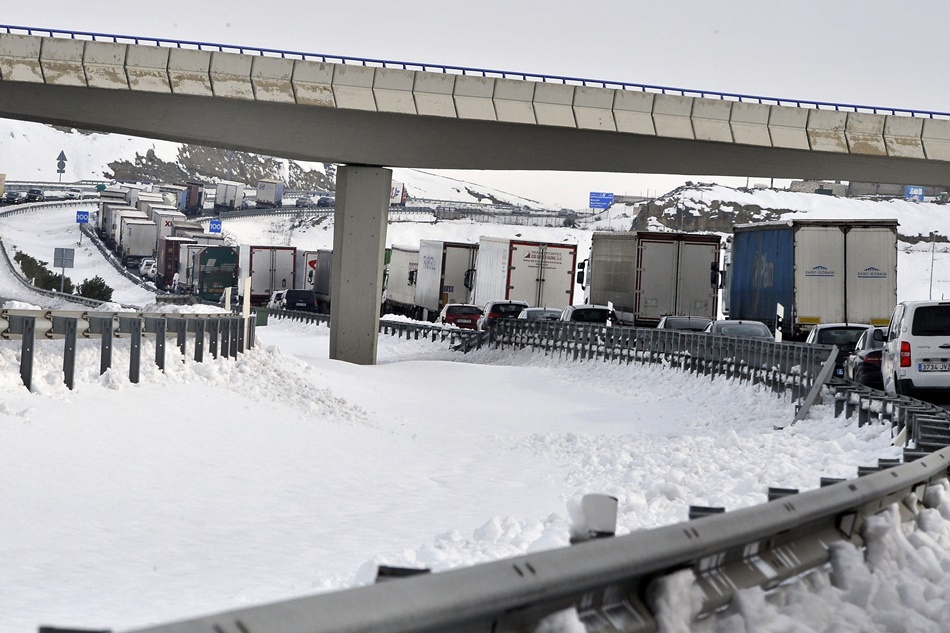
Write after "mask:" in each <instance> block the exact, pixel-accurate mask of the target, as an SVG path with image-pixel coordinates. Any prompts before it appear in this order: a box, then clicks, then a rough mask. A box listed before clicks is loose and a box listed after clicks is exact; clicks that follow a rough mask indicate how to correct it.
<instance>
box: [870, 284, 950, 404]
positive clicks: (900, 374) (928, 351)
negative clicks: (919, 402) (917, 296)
mask: <svg viewBox="0 0 950 633" xmlns="http://www.w3.org/2000/svg"><path fill="white" fill-rule="evenodd" d="M881 375H882V377H883V380H884V391H886V392H887V393H889V394H892V395H908V396H921V395H924V396H926V397H930V396H932V395H937V396H942V397H945V396H947V395H950V301H902V302H900V303H898V304H897V307H896V308H894V313H893V314H892V315H891V325H890V328H888V331H887V341H886V342H885V343H884V353H883V355H882V360H881Z"/></svg>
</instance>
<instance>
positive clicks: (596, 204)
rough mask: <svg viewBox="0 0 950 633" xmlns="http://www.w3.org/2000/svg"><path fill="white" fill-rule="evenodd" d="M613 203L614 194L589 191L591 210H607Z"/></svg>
mask: <svg viewBox="0 0 950 633" xmlns="http://www.w3.org/2000/svg"><path fill="white" fill-rule="evenodd" d="M613 203H614V194H612V193H605V192H602V191H591V192H590V208H591V209H609V208H610V205H612V204H613Z"/></svg>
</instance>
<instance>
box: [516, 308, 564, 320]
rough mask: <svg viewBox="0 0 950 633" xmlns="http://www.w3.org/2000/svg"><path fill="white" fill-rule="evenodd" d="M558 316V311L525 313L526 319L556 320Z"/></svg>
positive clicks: (531, 311) (559, 314) (529, 311)
mask: <svg viewBox="0 0 950 633" xmlns="http://www.w3.org/2000/svg"><path fill="white" fill-rule="evenodd" d="M560 316H561V311H560V310H528V311H527V312H526V313H525V318H527V319H557V318H558V317H560Z"/></svg>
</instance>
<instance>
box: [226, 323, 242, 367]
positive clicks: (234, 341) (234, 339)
mask: <svg viewBox="0 0 950 633" xmlns="http://www.w3.org/2000/svg"><path fill="white" fill-rule="evenodd" d="M242 323H243V321H242V320H241V319H240V318H239V317H231V318H230V319H228V329H229V330H231V336H230V337H229V339H230V346H229V347H230V348H229V349H228V354H229V355H230V356H231V358H237V352H238V330H240V329H242V328H241V325H242Z"/></svg>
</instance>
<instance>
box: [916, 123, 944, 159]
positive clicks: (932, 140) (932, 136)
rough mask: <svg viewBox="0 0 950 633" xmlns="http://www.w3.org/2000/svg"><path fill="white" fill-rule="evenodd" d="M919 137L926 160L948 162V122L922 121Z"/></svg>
mask: <svg viewBox="0 0 950 633" xmlns="http://www.w3.org/2000/svg"><path fill="white" fill-rule="evenodd" d="M920 136H921V140H922V141H923V144H924V152H926V154H927V158H928V159H930V160H945V161H950V121H946V120H944V119H924V129H923V131H922V132H921V135H920Z"/></svg>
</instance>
